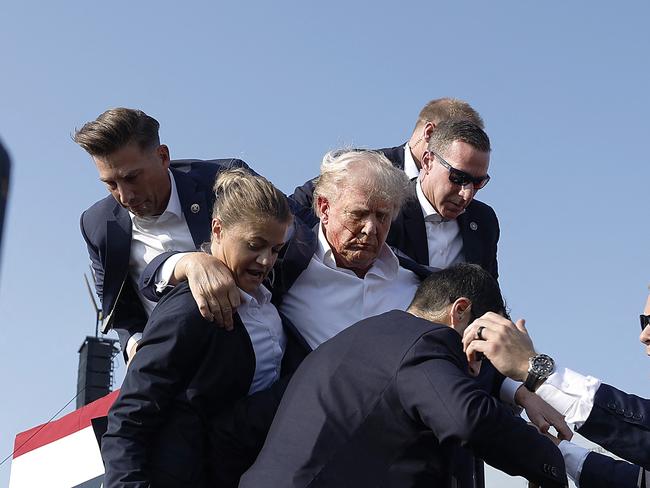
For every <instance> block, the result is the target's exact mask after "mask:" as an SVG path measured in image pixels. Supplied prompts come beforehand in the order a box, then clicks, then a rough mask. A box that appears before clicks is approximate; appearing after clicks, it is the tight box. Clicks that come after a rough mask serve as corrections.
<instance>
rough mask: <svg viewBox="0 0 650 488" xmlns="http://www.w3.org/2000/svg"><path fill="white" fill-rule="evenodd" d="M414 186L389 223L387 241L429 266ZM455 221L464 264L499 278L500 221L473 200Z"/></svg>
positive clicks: (424, 232)
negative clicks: (458, 230) (460, 241)
mask: <svg viewBox="0 0 650 488" xmlns="http://www.w3.org/2000/svg"><path fill="white" fill-rule="evenodd" d="M416 183H417V181H416V180H415V179H413V180H412V181H411V184H410V186H409V199H408V200H407V201H406V202H405V203H404V205H403V206H402V209H401V210H400V212H399V214H398V215H397V218H396V219H395V220H394V221H393V223H392V224H391V226H390V231H389V233H388V237H387V238H386V242H387V243H388V245H390V246H392V247H394V248H396V249H398V250H399V251H401V252H403V253H404V254H406V255H407V256H409V257H410V258H411V259H414V260H415V261H417V262H418V263H420V264H424V265H428V264H429V248H428V245H427V231H426V228H425V223H424V215H423V214H422V207H421V206H420V202H419V201H418V199H417V195H416V190H415V185H416ZM456 220H457V222H458V227H459V229H460V235H461V237H462V239H463V254H464V256H465V261H467V262H468V263H474V264H478V265H480V266H481V267H482V268H483V269H485V270H486V271H487V272H489V273H490V274H491V275H492V276H494V277H495V278H498V277H499V270H498V266H497V243H498V241H499V221H498V220H497V216H496V214H495V213H494V210H492V208H491V207H490V206H489V205H486V204H484V203H483V202H479V201H478V200H472V201H471V202H470V204H469V205H468V206H467V208H466V209H465V212H463V213H462V214H461V215H459V216H458V218H457V219H456Z"/></svg>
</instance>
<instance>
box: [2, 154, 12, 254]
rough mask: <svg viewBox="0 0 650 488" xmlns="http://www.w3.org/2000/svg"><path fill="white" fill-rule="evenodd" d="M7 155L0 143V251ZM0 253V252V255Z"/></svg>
mask: <svg viewBox="0 0 650 488" xmlns="http://www.w3.org/2000/svg"><path fill="white" fill-rule="evenodd" d="M9 166H10V164H9V155H8V154H7V151H5V148H4V147H2V143H0V251H2V230H3V228H4V221H5V209H6V208H7V197H8V196H9ZM1 256H2V255H1V254H0V257H1Z"/></svg>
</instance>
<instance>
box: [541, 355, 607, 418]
mask: <svg viewBox="0 0 650 488" xmlns="http://www.w3.org/2000/svg"><path fill="white" fill-rule="evenodd" d="M599 386H600V380H599V379H598V378H594V377H593V376H583V375H581V374H580V373H577V372H575V371H573V370H571V369H569V368H561V367H558V368H556V372H555V373H553V374H552V375H551V376H549V377H548V379H547V380H546V381H545V382H544V383H543V384H542V385H541V386H540V387H539V388H538V389H537V392H536V393H537V394H538V395H539V396H540V397H541V398H542V399H543V400H544V401H546V403H548V404H549V405H550V406H551V407H553V408H554V409H555V410H557V411H558V412H559V413H561V414H562V415H564V417H565V420H566V421H567V423H570V424H574V425H575V428H576V429H579V428H580V427H581V426H582V424H584V423H585V421H586V420H587V418H588V417H589V414H590V413H591V409H592V408H593V407H594V395H595V394H596V391H597V390H598V387H599Z"/></svg>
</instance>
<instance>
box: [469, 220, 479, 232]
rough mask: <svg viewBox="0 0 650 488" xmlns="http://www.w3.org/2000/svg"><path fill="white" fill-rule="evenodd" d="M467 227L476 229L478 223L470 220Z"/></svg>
mask: <svg viewBox="0 0 650 488" xmlns="http://www.w3.org/2000/svg"><path fill="white" fill-rule="evenodd" d="M469 228H470V229H472V230H476V229H478V224H477V223H476V222H470V223H469Z"/></svg>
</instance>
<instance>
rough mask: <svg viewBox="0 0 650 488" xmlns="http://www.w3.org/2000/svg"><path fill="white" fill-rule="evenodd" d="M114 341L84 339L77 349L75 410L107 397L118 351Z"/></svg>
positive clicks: (111, 383)
mask: <svg viewBox="0 0 650 488" xmlns="http://www.w3.org/2000/svg"><path fill="white" fill-rule="evenodd" d="M116 342H117V341H116V340H115V339H106V338H103V337H90V336H89V337H86V340H85V341H84V342H83V344H81V347H80V348H79V374H78V375H77V391H78V392H79V395H78V396H77V408H80V407H83V406H84V405H88V404H89V403H90V402H94V401H95V400H97V399H99V398H101V397H103V396H105V395H108V394H109V393H110V392H111V387H112V386H113V357H114V356H115V355H116V354H117V353H118V351H119V349H118V348H117V346H116V345H115V343H116Z"/></svg>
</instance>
